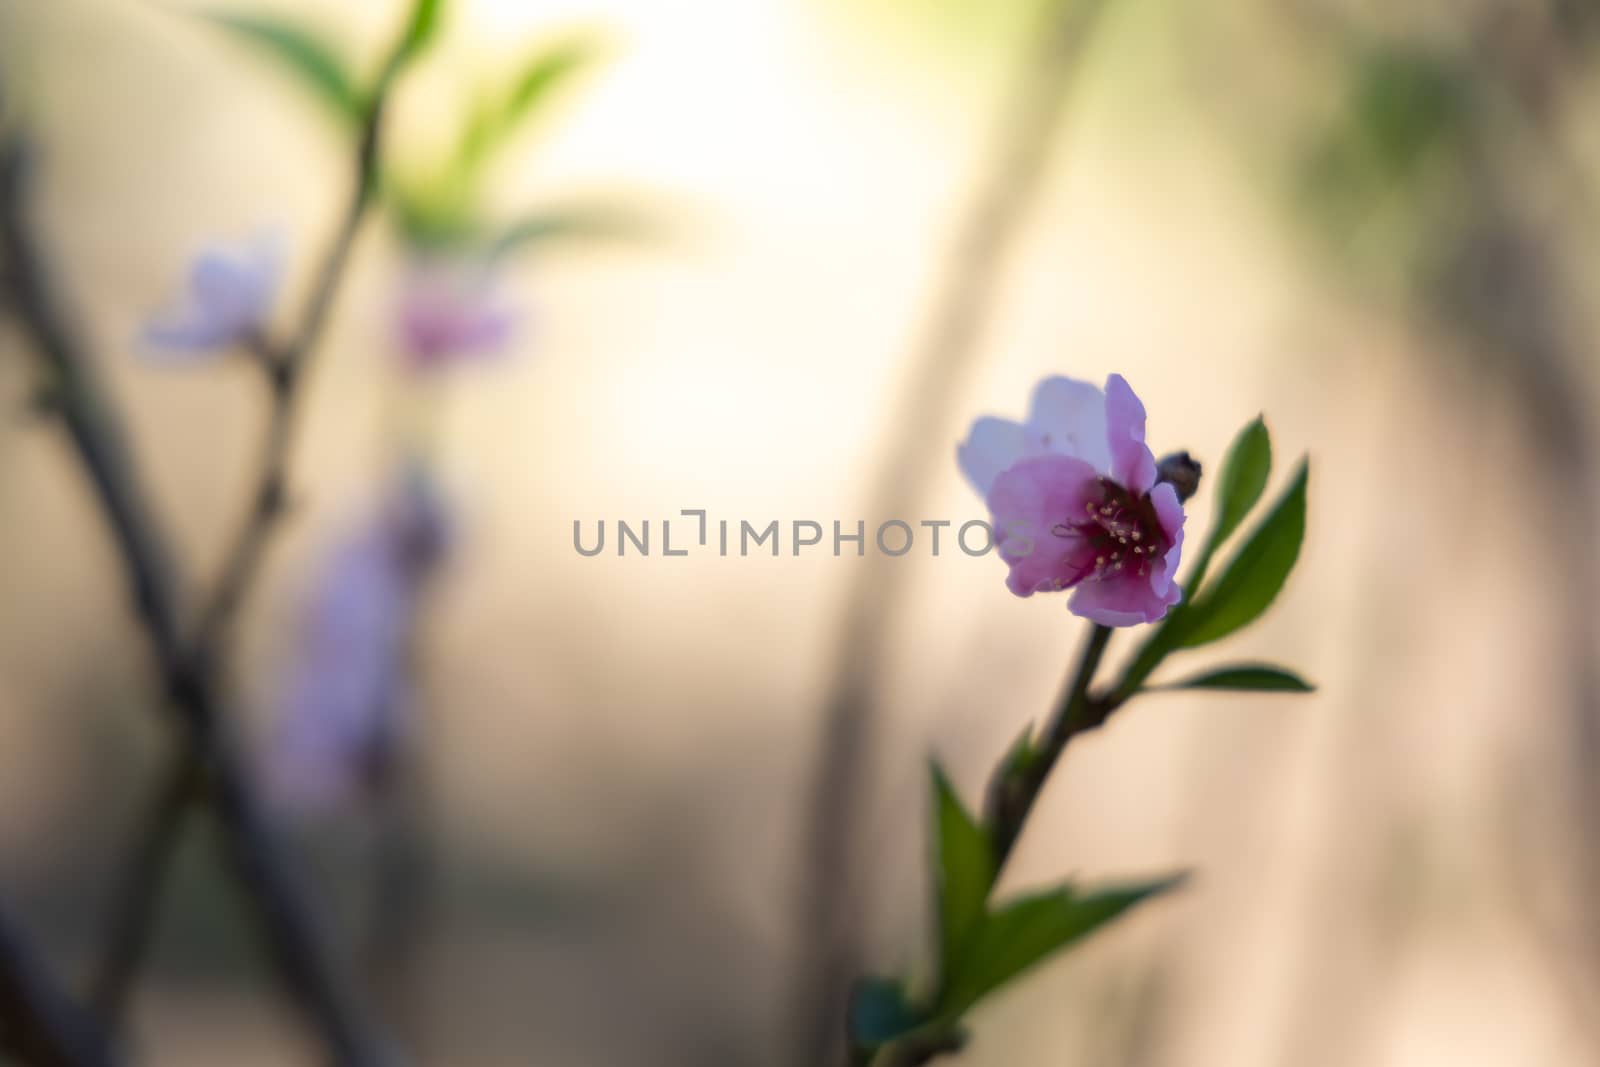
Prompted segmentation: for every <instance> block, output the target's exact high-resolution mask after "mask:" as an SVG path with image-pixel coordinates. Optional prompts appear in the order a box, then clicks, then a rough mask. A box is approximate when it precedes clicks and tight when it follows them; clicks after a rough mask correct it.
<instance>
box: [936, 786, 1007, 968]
mask: <svg viewBox="0 0 1600 1067" xmlns="http://www.w3.org/2000/svg"><path fill="white" fill-rule="evenodd" d="M929 770H930V772H931V774H932V777H933V807H934V828H935V832H936V834H937V847H936V849H935V856H934V862H935V865H936V877H935V882H934V884H935V885H936V886H937V888H938V895H939V960H940V973H941V974H944V975H949V974H951V973H952V972H953V971H954V970H955V969H956V968H958V967H959V966H960V964H961V960H962V958H963V956H964V955H965V953H966V951H967V946H968V943H969V941H970V940H971V938H972V935H973V933H974V931H976V930H977V929H978V927H979V926H980V925H981V924H982V923H983V912H984V902H985V901H986V900H987V899H988V897H989V890H990V888H991V887H992V886H993V885H994V879H995V870H996V868H995V858H994V847H993V846H992V845H991V844H990V842H989V835H988V834H986V833H984V831H983V827H982V826H980V825H979V824H978V821H977V820H976V819H974V818H973V817H972V816H971V815H970V814H969V813H968V812H967V809H966V808H965V807H963V806H962V804H961V798H960V797H959V796H957V795H956V791H955V789H954V787H952V786H951V784H950V781H949V779H947V778H946V777H945V775H944V772H943V771H942V770H940V769H939V765H938V764H937V763H934V764H931V765H930V767H929Z"/></svg>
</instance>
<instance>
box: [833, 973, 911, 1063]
mask: <svg viewBox="0 0 1600 1067" xmlns="http://www.w3.org/2000/svg"><path fill="white" fill-rule="evenodd" d="M927 1021H928V1019H927V1015H926V1013H924V1012H922V1011H919V1010H918V1009H917V1007H916V1006H915V1005H913V1004H912V1003H911V1002H910V1000H909V999H908V998H907V997H906V991H905V987H904V986H903V985H901V983H900V982H898V981H896V980H895V979H893V978H870V977H869V978H861V979H858V980H857V981H856V983H855V985H854V986H853V987H852V988H851V990H850V1007H849V1011H848V1022H849V1028H850V1040H851V1041H852V1042H853V1043H855V1044H857V1045H865V1046H868V1047H871V1046H873V1045H884V1044H887V1043H889V1042H890V1041H893V1040H894V1039H895V1038H897V1037H902V1036H904V1035H906V1034H909V1033H911V1032H912V1031H913V1030H915V1029H917V1028H918V1027H919V1026H921V1025H922V1024H923V1023H925V1022H927Z"/></svg>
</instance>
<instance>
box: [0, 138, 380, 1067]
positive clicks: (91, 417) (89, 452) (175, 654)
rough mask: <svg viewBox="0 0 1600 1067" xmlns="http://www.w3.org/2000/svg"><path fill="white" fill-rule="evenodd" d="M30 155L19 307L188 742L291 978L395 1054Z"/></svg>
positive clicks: (322, 1018)
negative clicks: (79, 288) (248, 705)
mask: <svg viewBox="0 0 1600 1067" xmlns="http://www.w3.org/2000/svg"><path fill="white" fill-rule="evenodd" d="M27 160H28V154H27V150H26V147H25V145H24V143H23V141H22V139H21V138H20V137H13V138H11V139H10V140H9V141H7V142H6V144H5V145H4V148H3V152H0V246H3V248H4V251H5V253H6V258H7V260H8V262H9V264H10V268H11V270H12V271H13V272H14V275H15V288H14V295H15V297H16V303H17V305H18V313H19V318H20V320H21V322H22V325H23V327H24V329H25V330H26V331H27V333H28V334H29V335H30V336H31V338H32V340H33V342H34V345H33V347H34V349H35V351H36V353H37V355H38V357H39V360H40V363H41V365H42V367H43V369H44V370H45V372H46V373H47V374H48V375H49V376H50V377H51V379H52V382H53V385H54V386H55V389H56V395H57V398H58V411H59V413H60V418H61V420H62V423H63V426H64V428H65V429H66V431H67V436H68V439H69V441H70V443H71V445H72V447H73V450H74V451H75V452H76V454H77V457H78V460H79V462H80V464H81V466H82V467H83V470H84V473H85V475H86V476H87V478H88V479H89V481H90V483H91V485H92V487H93V489H94V492H95V497H96V499H97V501H98V503H99V505H100V510H101V512H102V514H103V516H104V518H105V520H106V522H107V525H108V526H109V527H110V531H111V534H112V537H113V539H114V541H115V542H116V546H117V549H118V553H119V555H120V556H121V559H122V563H123V567H124V570H125V572H126V575H127V578H128V581H129V584H130V586H131V587H132V589H133V593H134V599H135V603H136V606H137V610H138V614H139V618H140V620H141V622H142V623H143V628H144V631H145V633H146V635H147V637H148V639H149V642H150V645H151V650H152V653H153V655H154V658H155V661H156V664H157V665H158V667H159V669H160V672H161V676H162V682H163V686H164V689H165V691H166V694H167V696H168V698H169V706H170V707H171V708H172V709H173V710H174V711H175V712H176V715H177V719H178V724H179V726H180V727H181V730H182V733H183V736H184V738H185V741H186V743H187V745H188V747H189V749H190V750H191V751H192V752H194V753H196V754H197V756H196V758H197V759H203V761H204V765H205V770H206V772H207V776H208V779H209V783H210V786H211V788H210V791H209V794H208V795H209V797H210V799H211V800H212V803H213V805H214V807H215V809H216V811H217V813H218V815H219V817H220V819H221V821H222V824H223V826H224V827H225V828H226V830H227V836H228V843H229V846H230V852H231V855H232V859H233V862H234V865H235V868H236V870H237V873H238V875H239V878H240V881H241V883H242V885H243V886H244V888H245V889H246V890H247V892H248V894H249V896H250V899H251V901H252V903H253V904H254V906H255V909H256V914H257V918H258V919H259V924H260V928H261V931H262V933H263V935H264V939H265V941H266V942H267V944H268V947H269V949H270V951H271V952H272V954H273V956H274V958H275V962H276V963H277V965H278V968H279V970H280V972H281V974H282V977H283V980H284V983H285V985H286V986H287V988H288V989H289V990H290V992H291V993H292V995H293V996H294V997H295V998H296V999H297V1000H298V1002H299V1004H300V1006H301V1008H302V1009H303V1010H304V1012H305V1013H306V1015H307V1017H308V1019H309V1020H310V1021H311V1022H312V1023H313V1024H314V1025H315V1026H316V1027H317V1029H318V1030H319V1031H320V1032H321V1033H322V1035H323V1036H324V1038H325V1039H326V1041H327V1042H328V1045H329V1047H330V1048H331V1049H332V1051H333V1053H334V1054H335V1056H336V1057H337V1059H338V1062H340V1063H341V1064H348V1065H352V1067H381V1065H385V1064H388V1063H390V1062H391V1052H390V1050H389V1047H388V1042H387V1040H386V1039H385V1037H384V1036H383V1035H382V1034H381V1032H380V1031H379V1030H378V1029H377V1027H376V1026H375V1024H374V1023H373V1022H372V1021H371V1020H370V1019H369V1018H368V1016H367V1013H366V1010H365V1008H364V1006H363V1005H362V1004H361V1003H360V1001H359V998H358V997H357V996H356V995H355V992H354V989H353V987H352V986H351V984H350V983H349V981H348V980H347V978H346V976H345V974H344V973H343V971H342V969H341V968H340V967H339V966H338V965H336V963H335V961H334V957H333V954H332V953H331V951H330V950H329V947H328V942H327V940H326V938H325V936H324V933H323V930H322V928H321V925H320V923H319V922H318V919H317V916H316V912H315V910H314V909H313V907H312V905H311V903H310V897H309V895H308V893H307V891H306V888H305V886H304V885H303V884H302V883H301V881H300V879H299V876H298V873H297V872H296V870H295V868H294V867H293V865H292V864H291V863H290V860H289V857H288V855H287V854H286V853H285V851H284V850H283V849H282V847H281V845H280V842H279V841H278V838H277V835H276V834H275V833H274V831H273V828H272V826H271V824H270V822H269V820H268V819H267V817H266V815H265V813H264V811H263V810H262V808H261V806H260V803H259V801H258V800H257V798H256V796H255V794H254V793H253V792H252V791H251V790H250V789H249V787H248V785H247V777H246V774H245V772H244V769H243V767H242V766H241V765H240V763H239V762H238V757H237V755H236V753H235V749H234V747H233V744H232V741H231V738H230V737H229V736H228V734H227V726H228V723H227V720H226V718H225V716H224V714H223V708H222V705H221V702H220V699H219V696H218V692H217V688H216V683H215V680H214V678H213V677H212V674H211V672H210V671H208V670H204V669H200V667H199V665H198V664H197V663H196V661H195V659H194V657H193V656H192V655H190V653H189V648H188V646H187V645H186V643H185V641H184V639H183V633H182V631H181V629H180V626H181V623H180V612H179V604H178V595H177V587H176V583H175V581H174V579H173V576H172V571H171V566H170V562H169V561H170V558H171V557H170V555H169V552H168V549H167V543H166V541H165V539H164V538H163V536H162V535H161V534H160V532H159V528H158V527H157V525H156V523H155V522H154V521H153V518H152V516H151V515H150V514H149V512H148V510H147V508H146V506H145V503H144V502H145V500H146V497H145V495H144V494H143V492H142V490H141V487H140V485H141V483H140V480H139V479H138V478H137V476H136V472H135V470H134V467H133V461H132V457H131V452H130V450H129V448H128V444H127V440H126V437H125V435H124V434H123V432H122V428H121V426H120V425H119V423H118V421H117V419H116V416H115V413H114V411H113V409H112V408H111V407H110V405H109V404H108V403H107V400H106V397H105V394H104V393H103V391H102V390H101V389H100V387H99V386H98V383H96V382H95V380H94V377H93V371H92V367H93V364H92V362H91V361H90V360H89V359H88V358H87V357H86V355H85V351H84V349H83V348H82V346H81V345H80V344H79V341H78V339H77V337H76V336H74V335H73V334H72V333H71V332H70V330H69V329H68V327H67V323H68V321H69V319H68V317H67V316H66V315H65V314H64V313H63V310H62V308H61V306H60V305H59V303H58V298H57V296H56V290H55V289H54V288H53V287H52V286H51V285H50V284H49V283H48V280H47V279H48V277H49V273H48V269H47V265H46V263H45V261H44V258H43V256H42V255H41V254H40V252H39V250H38V248H37V247H36V246H35V244H34V241H33V236H32V233H31V231H30V229H29V227H28V224H27V217H28V213H27V210H26V207H25V204H26V199H27V198H26V195H25V194H26V189H25V184H26V173H27Z"/></svg>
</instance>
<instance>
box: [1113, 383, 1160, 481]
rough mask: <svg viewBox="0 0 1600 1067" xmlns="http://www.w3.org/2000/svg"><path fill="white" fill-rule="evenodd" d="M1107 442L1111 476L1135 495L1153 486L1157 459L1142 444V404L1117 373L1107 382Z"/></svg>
mask: <svg viewBox="0 0 1600 1067" xmlns="http://www.w3.org/2000/svg"><path fill="white" fill-rule="evenodd" d="M1106 440H1107V443H1108V444H1109V445H1110V449H1111V477H1112V478H1114V479H1115V480H1116V481H1117V482H1119V483H1121V484H1122V485H1123V486H1125V487H1126V488H1128V489H1130V490H1132V491H1133V492H1135V493H1147V492H1149V491H1150V488H1151V486H1153V485H1155V484H1156V458H1155V456H1153V455H1151V454H1150V449H1149V448H1148V447H1147V446H1146V445H1145V443H1144V405H1143V404H1141V403H1140V402H1139V398H1138V397H1137V396H1135V395H1134V393H1133V389H1132V388H1131V387H1130V386H1129V385H1128V382H1127V380H1126V379H1125V378H1123V377H1122V375H1120V374H1113V375H1111V377H1109V378H1107V379H1106Z"/></svg>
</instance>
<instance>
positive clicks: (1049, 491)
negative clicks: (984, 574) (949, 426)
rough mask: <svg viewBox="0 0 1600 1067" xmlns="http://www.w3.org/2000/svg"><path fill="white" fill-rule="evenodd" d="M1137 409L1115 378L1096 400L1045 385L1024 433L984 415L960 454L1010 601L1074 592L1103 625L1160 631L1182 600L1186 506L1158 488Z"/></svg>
mask: <svg viewBox="0 0 1600 1067" xmlns="http://www.w3.org/2000/svg"><path fill="white" fill-rule="evenodd" d="M1144 422H1145V414H1144V405H1143V404H1141V403H1140V402H1139V398H1138V397H1137V396H1135V395H1134V393H1133V390H1132V389H1131V388H1129V386H1128V383H1127V382H1126V381H1124V380H1123V378H1122V376H1121V375H1120V374H1113V375H1111V377H1110V378H1108V379H1106V387H1105V390H1104V391H1103V392H1102V391H1101V390H1100V389H1099V388H1097V387H1095V386H1093V385H1090V384H1089V383H1088V382H1080V381H1074V380H1073V379H1071V378H1046V379H1045V380H1044V381H1042V382H1040V383H1039V385H1038V386H1037V387H1036V388H1035V389H1034V393H1033V407H1032V409H1031V411H1030V412H1029V414H1028V421H1027V422H1026V423H1021V424H1019V423H1015V422H1010V421H1008V420H1005V419H997V418H991V417H985V418H981V419H978V420H977V421H976V422H975V423H973V426H972V432H971V434H970V435H969V436H968V438H967V440H966V441H965V442H964V443H962V445H961V447H960V448H959V450H958V451H957V459H958V461H959V463H960V465H961V470H962V473H963V474H965V475H966V476H967V480H968V481H970V482H971V483H972V485H973V487H974V488H976V489H977V490H978V492H979V493H980V494H982V495H983V497H984V498H985V500H986V502H987V503H988V506H989V512H990V515H991V523H992V525H993V527H994V533H995V543H996V546H997V547H998V548H999V551H1000V557H1001V558H1002V559H1004V560H1005V561H1006V563H1007V564H1008V565H1009V567H1010V568H1011V570H1010V574H1009V575H1008V576H1007V578H1006V585H1007V587H1008V588H1009V589H1010V590H1011V591H1012V592H1013V593H1015V594H1016V595H1017V596H1032V595H1033V594H1034V593H1037V592H1042V591H1043V592H1049V591H1055V590H1062V589H1072V590H1073V594H1072V599H1071V600H1070V601H1068V603H1067V607H1068V608H1069V609H1071V611H1072V612H1073V614H1075V615H1081V616H1083V617H1084V618H1086V619H1090V620H1092V621H1094V622H1097V623H1100V624H1101V625H1103V626H1133V625H1136V624H1138V623H1141V622H1155V621H1156V620H1158V619H1160V618H1162V617H1163V616H1164V615H1166V613H1167V609H1168V608H1169V607H1171V606H1172V605H1173V604H1176V603H1177V602H1178V601H1179V600H1180V599H1181V598H1182V595H1183V591H1182V590H1181V589H1180V588H1179V587H1178V585H1177V583H1176V582H1175V581H1173V575H1174V573H1175V572H1176V570H1177V567H1178V558H1179V555H1180V552H1181V550H1182V548H1183V505H1182V504H1181V503H1180V502H1179V500H1178V494H1177V491H1176V490H1174V489H1173V487H1172V486H1171V485H1170V484H1168V483H1166V482H1161V483H1159V484H1158V483H1157V481H1156V461H1155V457H1154V456H1153V455H1152V454H1151V452H1150V449H1149V448H1148V447H1146V446H1145V443H1144Z"/></svg>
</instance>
